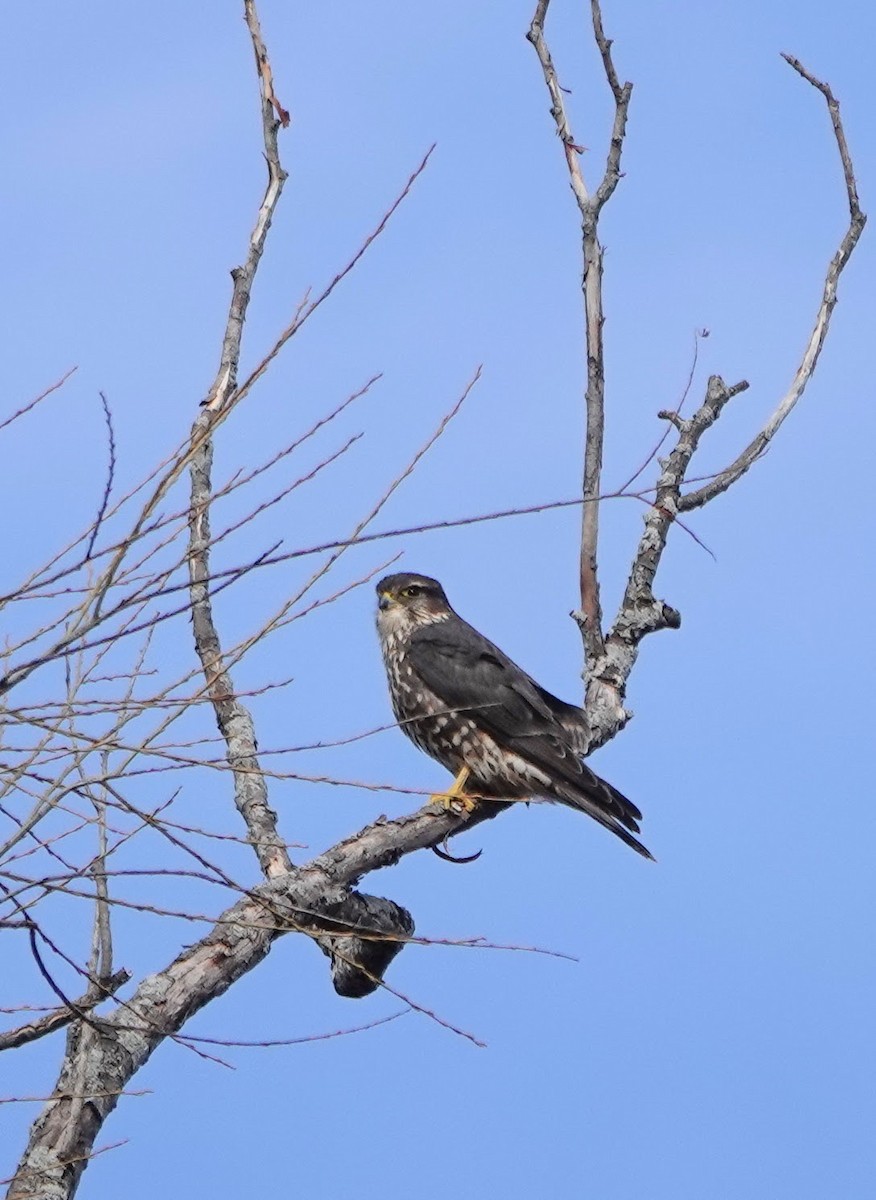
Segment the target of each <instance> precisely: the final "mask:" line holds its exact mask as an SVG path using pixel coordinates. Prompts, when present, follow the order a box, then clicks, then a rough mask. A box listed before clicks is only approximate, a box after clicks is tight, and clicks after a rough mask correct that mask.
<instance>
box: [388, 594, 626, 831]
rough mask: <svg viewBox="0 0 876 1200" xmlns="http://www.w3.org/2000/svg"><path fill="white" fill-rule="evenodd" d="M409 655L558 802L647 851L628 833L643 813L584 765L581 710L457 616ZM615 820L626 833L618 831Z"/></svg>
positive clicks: (426, 632)
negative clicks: (534, 771)
mask: <svg viewBox="0 0 876 1200" xmlns="http://www.w3.org/2000/svg"><path fill="white" fill-rule="evenodd" d="M408 656H409V659H410V662H411V666H412V667H413V668H414V670H415V671H416V672H417V674H418V675H419V676H420V678H421V679H422V681H423V683H425V684H426V686H427V687H428V688H429V689H430V690H431V691H432V692H434V693H435V695H436V696H438V697H439V698H440V699H441V700H442V701H444V703H445V704H446V705H447V707H448V708H453V709H459V710H461V711H464V712H465V713H466V715H467V716H469V717H470V718H471V719H472V720H473V721H474V722H475V724H476V725H478V727H479V728H481V729H483V730H484V731H485V732H487V733H489V734H491V735H492V736H493V737H494V738H495V739H496V741H497V742H498V743H499V744H500V745H502V746H504V747H506V748H507V749H509V750H513V751H514V752H515V753H517V754H520V755H521V756H522V757H523V758H525V759H526V760H527V761H529V762H531V763H532V764H533V765H534V766H537V767H540V768H542V770H544V771H545V772H546V773H547V774H548V775H549V776H550V777H551V779H552V780H554V781H555V789H554V794H555V796H556V798H557V799H560V800H563V801H565V802H566V803H567V804H570V805H572V807H576V808H583V809H584V810H585V811H587V812H589V813H590V815H591V816H595V817H596V818H597V820H600V821H601V823H602V824H606V825H608V827H609V828H611V829H612V830H613V832H615V833H617V834H618V836H620V837H622V838H623V840H624V841H629V842H630V843H632V844H634V846H635V848H636V849H638V850H639V851H640V852H644V853H647V851H645V850H644V847H642V846H641V845H640V843H638V842H636V841H635V839H630V837H629V834H626V833H625V830H632V831H633V832H635V833H637V832H638V829H639V826H638V821H639V820H640V819H641V816H642V814H641V813H640V812H639V810H638V809H637V808H636V806H635V805H634V804H633V803H632V802H631V801H629V800H628V799H627V798H626V796H624V795H623V794H622V793H621V792H619V791H617V789H616V788H613V787H612V786H611V784H609V783H607V782H606V781H605V780H603V779H601V778H600V777H599V776H598V775H596V774H595V773H594V772H593V771H591V770H590V768H589V767H588V766H586V765H585V764H584V763H583V762H581V759H580V757H579V755H580V748H579V747H580V745H581V741H580V734H579V735H578V736H577V737H576V736H574V735H573V734H571V733H570V732H569V729H568V728H567V722H568V723H573V724H574V722H573V714H574V713H578V714H580V717H579V721H580V722H582V723H583V720H584V717H583V713H581V712H580V710H579V709H574V706H572V705H568V704H566V703H565V702H564V701H562V700H558V699H557V697H555V696H552V695H551V693H550V692H546V691H545V690H544V689H543V688H540V687H539V686H538V684H537V683H536V682H535V681H534V680H533V679H531V678H530V677H529V675H527V674H526V672H525V671H523V670H522V669H521V668H520V667H518V666H517V664H516V663H514V662H512V660H511V659H510V658H509V657H508V656H507V654H505V653H504V652H503V651H502V650H500V649H499V647H498V646H495V645H493V643H492V642H490V641H489V640H488V639H487V638H485V637H484V636H483V635H482V634H480V633H478V631H477V630H476V629H474V628H472V626H471V625H469V624H468V623H467V622H465V621H463V620H462V619H461V618H459V617H456V616H451V617H449V618H448V619H447V620H445V621H441V622H440V623H435V624H433V625H429V626H425V627H423V628H421V629H418V630H416V631H415V632H414V633H413V635H412V637H411V643H410V647H409V649H408ZM594 809H595V810H596V811H594ZM606 818H607V819H606ZM615 822H619V823H620V825H621V826H624V827H625V829H624V830H621V829H618V828H615Z"/></svg>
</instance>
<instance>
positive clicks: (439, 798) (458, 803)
mask: <svg viewBox="0 0 876 1200" xmlns="http://www.w3.org/2000/svg"><path fill="white" fill-rule="evenodd" d="M429 803H430V804H440V805H441V807H442V808H443V809H446V811H447V812H451V813H453V814H454V815H455V816H457V817H468V816H470V815H471V813H473V812H474V810H475V809H476V808H477V806H478V798H477V796H469V795H467V793H465V792H436V793H435V795H434V796H430V797H429Z"/></svg>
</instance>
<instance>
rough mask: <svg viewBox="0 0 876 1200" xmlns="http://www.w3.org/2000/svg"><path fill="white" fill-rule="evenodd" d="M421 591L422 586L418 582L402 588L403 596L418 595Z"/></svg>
mask: <svg viewBox="0 0 876 1200" xmlns="http://www.w3.org/2000/svg"><path fill="white" fill-rule="evenodd" d="M422 593H423V588H422V587H420V585H419V584H418V583H412V584H411V586H410V587H406V588H403V589H402V595H403V596H409V597H410V596H420V595H422Z"/></svg>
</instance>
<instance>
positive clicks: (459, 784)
mask: <svg viewBox="0 0 876 1200" xmlns="http://www.w3.org/2000/svg"><path fill="white" fill-rule="evenodd" d="M469 774H470V772H469V769H468V767H463V768H462V770H461V771H460V772H459V774H458V775H457V776H456V778H455V779H454V781H453V784H452V785H451V787H449V788H448V790H447V791H446V792H436V793H435V795H434V796H430V797H429V803H430V804H440V805H441V806H442V807H443V808H446V809H447V811H448V812H452V813H458V814H460V815H463V816H468V815H469V813H471V812H474V810H475V808H477V802H478V797H477V796H471V795H469V794H468V793H467V792H466V791H465V790H464V789H465V785H466V782H467V781H468V777H469Z"/></svg>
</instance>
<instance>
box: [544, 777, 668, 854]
mask: <svg viewBox="0 0 876 1200" xmlns="http://www.w3.org/2000/svg"><path fill="white" fill-rule="evenodd" d="M555 787H556V797H557V799H558V800H561V801H562V802H563V803H564V804H568V805H569V806H570V808H577V809H579V810H580V811H581V812H586V813H587V815H588V816H590V817H593V819H594V821H598V822H599V824H600V825H604V826H605V828H606V829H610V830H611V832H612V833H613V834H614V835H615V837H619V838H620V840H621V841H622V842H625V843H626V844H627V845H628V846H631V847H632V848H633V850H635V851H637V852H638V853H639V854H641V855H642V856H643V858H650V859H651V860H652V861H654V855H653V854H652V853H651V851H650V850H649V849H648V848H647V846H643V845H642V843H641V842H640V841H639V839H638V838H636V837H634V836H633V834H636V833H638V832H639V821H641V819H642V814H641V813H640V812H639V810H638V808H636V806H635V804H633V802H632V801H631V800H628V799H627V798H626V796H624V795H623V793H622V792H619V791H618V790H617V788H615V787H612V786H611V784H610V783H606V781H605V780H604V779H601V778H600V777H599V776H598V775H597V774H595V772H593V771H591V770H590V768H589V767H588V766H587V765H586V764H585V763H582V764H581V777H580V780H576V781H575V783H574V784H572V783H570V782H568V781H567V780H562V781H561V782H558V783H557V784H556V785H555Z"/></svg>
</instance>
